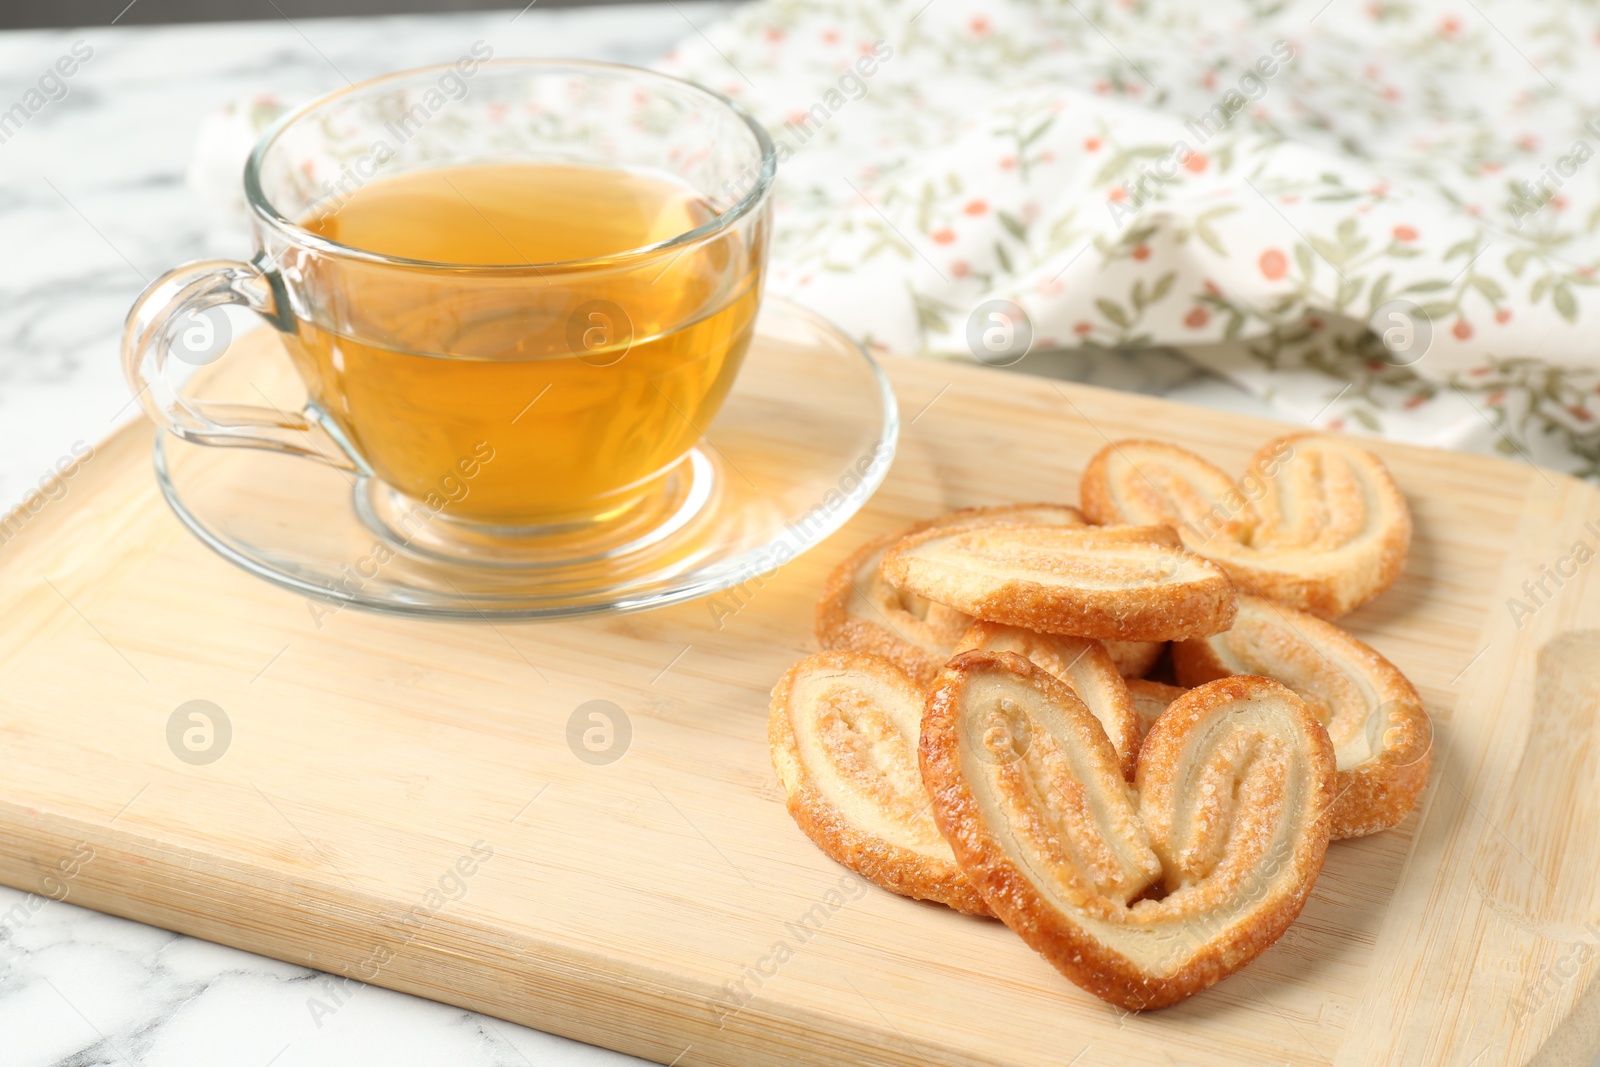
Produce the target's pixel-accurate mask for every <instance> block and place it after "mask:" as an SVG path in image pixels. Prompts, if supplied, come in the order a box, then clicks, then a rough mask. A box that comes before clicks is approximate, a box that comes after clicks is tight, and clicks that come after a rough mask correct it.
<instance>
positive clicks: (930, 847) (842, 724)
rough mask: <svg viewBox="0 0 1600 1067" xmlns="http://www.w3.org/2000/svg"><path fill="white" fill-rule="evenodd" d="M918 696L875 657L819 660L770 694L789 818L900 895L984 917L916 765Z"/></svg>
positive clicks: (840, 655)
mask: <svg viewBox="0 0 1600 1067" xmlns="http://www.w3.org/2000/svg"><path fill="white" fill-rule="evenodd" d="M921 720H922V689H921V687H919V686H918V685H917V684H916V683H915V682H913V681H912V680H911V679H910V678H909V677H907V676H906V673H905V672H904V671H902V670H901V669H900V668H899V667H896V666H895V665H894V664H893V663H890V662H889V661H888V660H886V659H884V658H883V657H881V656H874V655H872V654H870V653H865V652H851V651H833V652H822V653H818V654H817V655H814V656H810V657H808V658H806V659H803V660H801V661H800V662H799V663H796V664H795V665H794V666H792V667H790V668H789V670H788V671H787V672H786V673H785V674H784V676H783V677H782V678H781V679H779V681H778V684H777V687H776V688H774V689H773V691H772V708H771V714H770V716H769V717H768V720H767V740H768V743H769V744H770V746H771V748H772V765H773V767H774V768H775V769H776V770H777V772H778V778H779V779H780V780H781V781H782V782H783V790H784V793H785V794H786V795H787V796H788V808H789V814H790V815H791V816H792V817H793V818H794V821H795V822H796V823H798V824H799V826H800V829H801V830H803V831H805V834H806V836H807V837H809V838H811V840H812V841H814V842H815V843H816V845H817V847H818V848H820V849H822V851H823V852H824V853H826V854H827V855H828V856H829V857H831V858H832V859H834V860H837V861H838V862H839V863H842V864H844V865H845V866H846V867H849V868H850V869H851V870H853V871H855V872H856V873H857V874H859V875H861V876H862V877H863V878H866V879H867V880H868V881H871V882H873V883H875V884H877V885H880V886H882V887H883V888H885V889H888V890H890V891H891V892H895V893H899V894H900V895H901V896H907V897H916V898H919V899H922V900H936V901H938V902H939V903H941V904H948V905H949V906H950V907H952V908H955V909H956V910H958V911H965V912H969V913H972V914H976V915H987V914H989V910H988V907H987V906H986V905H985V904H984V902H983V898H982V897H980V896H979V895H978V893H977V891H976V890H975V889H973V888H972V885H971V884H970V883H969V882H968V881H967V880H966V878H965V877H964V876H963V875H962V873H961V870H960V868H959V867H957V866H956V862H955V857H954V856H953V855H951V853H950V846H949V845H947V844H945V841H944V838H943V837H941V836H940V834H939V828H938V827H937V826H935V825H934V822H933V815H932V812H931V811H930V809H929V806H928V795H927V792H926V790H924V789H923V787H922V778H921V774H920V771H919V770H918V767H917V738H918V734H919V732H920V730H921Z"/></svg>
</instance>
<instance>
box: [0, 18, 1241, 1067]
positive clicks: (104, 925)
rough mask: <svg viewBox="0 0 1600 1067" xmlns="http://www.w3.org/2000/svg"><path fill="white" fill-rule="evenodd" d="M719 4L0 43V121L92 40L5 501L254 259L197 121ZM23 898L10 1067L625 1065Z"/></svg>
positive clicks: (106, 423)
mask: <svg viewBox="0 0 1600 1067" xmlns="http://www.w3.org/2000/svg"><path fill="white" fill-rule="evenodd" d="M726 7H727V5H724V4H716V3H697V2H688V0H683V2H680V3H678V4H676V5H671V4H660V5H652V6H643V7H612V8H598V9H587V10H566V11H555V10H540V9H538V8H532V9H530V10H526V11H525V12H524V13H523V14H522V15H520V16H518V17H516V18H515V20H514V21H513V15H514V14H515V13H514V12H501V13H493V14H475V15H466V16H430V17H404V18H388V19H363V20H297V22H296V23H295V24H293V25H291V24H289V23H288V22H285V21H282V20H279V21H276V22H261V23H234V24H228V25H209V26H189V27H161V28H116V27H113V28H109V29H106V28H97V29H89V30H82V31H76V32H54V31H49V32H46V31H37V32H34V31H30V32H13V33H0V72H4V73H3V74H0V110H4V109H5V108H7V107H9V106H10V105H11V104H12V103H13V102H15V101H17V100H18V99H20V98H22V96H23V94H24V93H25V92H26V90H27V89H28V87H29V86H30V85H32V84H34V83H35V82H36V81H37V79H38V77H39V75H40V74H41V73H42V72H43V71H44V69H45V68H46V67H47V66H49V65H51V64H53V63H54V62H55V61H56V59H57V57H59V56H61V55H63V54H64V53H66V52H67V51H68V50H69V49H70V48H71V46H72V45H73V43H74V42H76V41H82V42H84V43H85V45H87V46H88V47H90V48H92V49H93V55H92V58H91V59H90V60H89V61H88V62H87V63H85V64H83V66H82V67H81V69H79V70H78V71H77V72H76V73H75V74H74V75H73V76H72V78H71V79H69V80H68V82H67V86H68V94H67V96H66V97H65V98H64V99H62V100H60V101H59V102H54V103H50V104H48V105H46V106H45V107H43V108H42V109H41V110H40V111H39V112H38V113H37V114H34V115H33V116H32V118H31V119H30V120H29V122H28V123H27V124H26V125H25V126H24V127H23V128H22V129H21V130H20V131H17V132H15V133H14V134H12V135H11V136H10V137H9V138H8V139H7V140H5V142H4V143H3V144H0V249H4V251H5V254H4V255H3V256H0V505H3V506H4V507H10V506H11V505H12V504H13V503H15V502H16V501H18V500H20V499H21V498H22V497H23V496H24V494H25V493H27V492H28V491H29V489H30V488H31V487H33V486H34V485H36V484H37V483H38V482H39V479H40V477H41V476H43V475H44V474H45V473H46V472H47V471H48V470H49V469H50V468H51V467H52V465H54V464H55V463H56V462H57V460H58V459H60V458H61V457H63V456H69V455H70V454H71V452H72V450H73V447H74V444H75V443H76V442H93V441H95V440H97V439H99V438H100V437H103V436H104V435H105V434H106V433H107V432H109V431H110V430H111V429H112V428H113V427H114V426H115V425H116V424H118V423H120V422H122V421H124V420H126V419H128V418H131V417H132V416H133V408H132V407H131V405H130V403H129V400H128V391H127V389H126V388H125V387H124V385H123V382H122V378H121V374H120V372H119V369H118V366H117V343H118V337H119V334H120V331H121V327H122V320H123V315H124V314H125V312H126V310H127V308H128V306H129V304H130V303H131V302H132V301H133V299H134V297H135V295H137V293H138V292H139V290H140V289H141V288H142V287H143V286H144V284H145V283H146V281H148V280H149V279H151V278H154V277H156V276H157V275H158V274H160V273H161V272H162V271H163V270H165V269H167V268H169V267H171V266H174V265H176V264H178V263H180V262H182V261H184V260H190V259H201V258H209V257H228V256H233V257H238V256H242V255H245V254H247V251H248V244H247V238H246V235H245V233H244V232H243V230H242V228H241V226H240V224H239V222H238V221H237V220H236V219H234V218H231V217H229V216H226V215H223V214H221V213H220V212H218V211H216V210H215V209H212V208H208V207H206V206H205V205H204V204H203V203H202V202H201V200H200V199H199V198H198V197H196V196H195V195H194V193H193V192H192V191H191V190H190V189H188V188H187V187H186V186H185V184H184V172H185V168H186V166H187V165H188V161H189V157H190V151H191V147H192V144H193V142H194V139H195V133H196V130H197V128H198V127H199V125H200V123H201V121H202V119H203V118H204V117H205V116H206V115H208V114H210V113H212V112H214V111H215V110H216V109H218V108H219V107H221V106H222V105H223V104H225V103H227V102H229V101H231V100H235V99H239V98H243V97H248V96H251V95H253V94H256V93H263V92H269V93H272V94H275V95H276V96H278V97H279V98H280V99H282V100H285V101H290V102H293V101H298V100H301V99H306V98H310V97H312V96H316V95H319V94H321V93H323V92H326V91H329V90H331V89H334V88H336V87H338V86H340V85H343V84H344V80H345V78H346V77H348V78H350V79H352V80H359V79H361V78H365V77H369V76H372V75H375V74H379V73H383V72H387V71H391V70H397V69H402V68H406V67H411V66H417V65H421V64H424V63H432V62H437V61H441V60H447V59H453V58H454V57H455V56H457V55H458V54H459V53H460V52H461V51H463V49H464V48H465V47H467V46H469V45H470V44H471V43H472V42H473V41H475V40H478V39H484V40H488V41H490V42H492V43H493V45H494V48H495V53H496V54H497V55H502V56H504V55H517V54H528V55H568V56H581V57H588V58H599V59H610V60H616V61H621V62H631V63H641V64H642V63H647V62H649V61H650V60H651V59H653V58H654V57H655V56H657V55H659V54H660V53H662V52H664V51H665V50H666V49H667V48H669V47H670V46H671V45H672V44H673V42H675V41H676V40H677V39H678V38H680V37H682V36H684V35H686V34H689V33H692V32H694V30H693V29H692V27H691V26H690V25H689V24H688V21H689V20H693V21H694V22H695V23H698V24H701V25H703V24H705V23H707V22H709V21H711V20H713V19H715V18H716V17H717V16H718V14H719V13H720V12H721V11H723V10H725V9H726ZM1030 361H1031V360H1030ZM1031 362H1032V361H1031ZM1041 362H1044V361H1038V362H1035V363H1034V366H1035V369H1040V370H1048V371H1049V372H1050V373H1052V374H1056V375H1060V376H1063V377H1073V378H1078V379H1082V380H1090V381H1096V382H1098V383H1100V384H1107V385H1112V386H1117V387H1122V388H1138V389H1141V390H1144V391H1151V392H1163V393H1167V394H1169V395H1175V396H1180V397H1182V398H1184V399H1188V400H1191V401H1194V402H1199V403H1206V404H1211V405H1215V406H1224V407H1232V408H1237V409H1240V410H1252V411H1254V410H1263V409H1261V408H1260V406H1259V405H1258V404H1256V403H1255V402H1254V401H1251V400H1250V399H1249V398H1247V397H1245V396H1244V395H1243V394H1242V393H1240V392H1239V391H1238V390H1237V389H1234V388H1233V387H1231V386H1228V385H1226V384H1224V383H1222V382H1221V381H1219V380H1218V379H1215V378H1211V377H1209V376H1206V375H1204V374H1202V373H1200V372H1198V371H1196V370H1195V369H1193V368H1192V367H1191V366H1190V365H1188V364H1187V363H1185V362H1183V361H1182V360H1181V359H1179V358H1178V357H1176V356H1173V355H1170V354H1166V353H1160V352H1151V353H1146V354H1141V355H1140V356H1138V357H1136V358H1119V359H1115V360H1113V359H1106V358H1099V357H1095V356H1091V355H1085V354H1062V355H1060V356H1058V357H1055V358H1054V361H1053V362H1052V363H1051V365H1050V366H1049V367H1048V368H1046V367H1043V366H1040V365H1039V363H1041ZM69 491H70V487H69ZM0 773H3V770H0ZM36 905H41V901H40V900H39V899H38V898H31V899H30V898H28V897H27V895H26V894H23V893H19V892H16V891H14V890H10V889H3V888H0V1067H44V1065H47V1064H73V1065H80V1064H82V1065H87V1064H127V1065H130V1067H132V1065H140V1067H143V1065H146V1064H148V1065H152V1067H178V1065H187V1064H195V1065H197V1067H199V1065H203V1067H216V1065H219V1064H227V1065H229V1067H267V1065H269V1064H271V1065H273V1067H305V1065H312V1064H327V1065H330V1067H332V1065H337V1067H346V1065H348V1064H361V1063H382V1064H386V1065H391V1067H404V1065H408V1064H417V1065H429V1067H432V1065H437V1064H450V1065H452V1067H474V1065H478V1064H483V1065H491V1064H493V1065H517V1064H538V1065H540V1067H543V1065H546V1064H552V1065H579V1064H613V1063H614V1064H621V1063H636V1062H639V1061H636V1060H632V1059H630V1058H629V1057H625V1056H619V1055H616V1054H614V1053H610V1052H605V1051H602V1050H599V1049H594V1048H591V1047H589V1046H585V1045H580V1044H576V1043H573V1042H570V1041H565V1040H562V1039H559V1038H555V1037H551V1036H549V1035H546V1034H541V1033H539V1032H537V1031H534V1030H528V1029H525V1028H522V1027H519V1026H513V1025H511V1024H509V1023H505V1022H501V1021H498V1020H494V1019H489V1018H485V1017H483V1016H479V1015H475V1014H473V1013H470V1012H466V1011H462V1010H460V1009H457V1008H451V1007H446V1006H443V1005H440V1004H435V1003H432V1002H429V1001H425V1000H420V999H417V998H414V997H409V996H404V995H402V994H398V993H392V992H389V991H387V990H384V989H379V988H376V987H363V988H362V989H361V990H360V991H359V992H358V993H357V994H356V995H355V996H354V997H353V998H352V999H351V1000H349V1002H348V1003H347V1004H346V1005H345V1006H344V1007H343V1008H342V1009H341V1010H340V1011H338V1012H337V1013H336V1014H335V1015H334V1016H332V1017H331V1018H324V1019H322V1020H321V1025H320V1026H319V1025H318V1023H317V1020H316V1019H315V1018H314V1017H313V1015H312V1013H311V1012H310V1011H309V1009H308V1001H310V1000H312V999H313V998H315V997H317V996H319V995H320V983H322V982H324V981H326V976H324V975H320V974H318V973H316V972H312V971H307V970H305V969H303V968H300V967H294V966H290V965H288V964H284V963H279V962H276V961H273V960H269V959H264V958H261V957H258V956H253V955H250V954H248V953H244V952H238V951H235V950H233V949H228V948H222V947H220V946H217V945H213V944H209V943H207V942H204V941H198V940H195V939H193V938H188V937H182V936H179V935H176V934H172V933H168V932H166V931H163V930H158V929H154V928H152V927H148V926H143V925H141V924H139V923H133V922H128V921H125V920H122V919H115V918H111V917H108V916H104V915H100V914H97V913H95V912H91V911H86V910H84V909H81V908H77V907H74V906H72V905H71V904H66V903H57V902H53V901H49V902H42V906H36Z"/></svg>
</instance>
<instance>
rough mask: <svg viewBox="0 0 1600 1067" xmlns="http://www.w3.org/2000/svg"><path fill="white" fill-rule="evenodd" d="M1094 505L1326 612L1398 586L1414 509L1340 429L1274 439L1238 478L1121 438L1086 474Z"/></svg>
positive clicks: (1284, 599)
mask: <svg viewBox="0 0 1600 1067" xmlns="http://www.w3.org/2000/svg"><path fill="white" fill-rule="evenodd" d="M1080 494H1081V497H1082V502H1083V508H1084V513H1085V514H1086V515H1088V517H1089V518H1090V520H1091V521H1094V522H1101V523H1111V522H1117V523H1127V522H1136V523H1156V522H1163V523H1168V524H1171V525H1172V526H1174V527H1176V528H1177V530H1178V531H1179V533H1180V535H1181V536H1182V537H1183V542H1184V544H1185V545H1186V546H1187V547H1188V548H1190V549H1191V550H1192V551H1195V552H1198V553H1199V554H1200V555H1202V556H1205V557H1206V558H1208V559H1212V560H1215V561H1216V562H1218V563H1220V564H1221V565H1222V566H1223V567H1224V568H1225V569H1226V570H1227V571H1228V573H1229V574H1230V575H1232V576H1233V579H1234V580H1235V581H1236V582H1238V583H1239V585H1240V586H1241V588H1242V589H1243V590H1244V591H1246V592H1252V593H1256V594H1258V595H1261V596H1265V597H1270V598H1271V599H1273V600H1277V601H1279V602H1281V603H1284V604H1288V605H1290V606H1292V607H1295V608H1299V609H1300V610H1303V611H1309V612H1311V613H1312V614H1314V615H1318V616H1321V617H1322V618H1325V619H1334V618H1338V617H1339V616H1341V615H1345V614H1348V613H1349V612H1350V611H1353V610H1354V609H1355V608H1356V607H1358V606H1360V605H1361V604H1364V603H1366V602H1367V601H1368V600H1371V599H1372V598H1373V597H1375V596H1377V595H1378V594H1379V593H1381V592H1382V591H1383V590H1385V589H1387V588H1388V587H1389V586H1390V585H1391V584H1393V582H1394V580H1395V579H1396V578H1397V577H1399V575H1400V571H1401V570H1402V569H1403V567H1404V566H1405V559H1406V553H1407V551H1408V550H1409V547H1410V544H1411V511H1410V509H1409V508H1408V507H1407V506H1406V501H1405V497H1404V496H1403V495H1402V494H1401V493H1400V489H1399V487H1398V486H1396V485H1395V482H1394V478H1393V477H1392V476H1391V475H1390V474H1389V470H1388V468H1387V467H1385V466H1384V464H1383V461H1382V460H1380V459H1379V458H1378V457H1377V456H1376V455H1374V454H1373V453H1371V452H1369V451H1368V450H1366V449H1364V448H1361V447H1360V446H1359V445H1356V444H1355V443H1354V442H1352V441H1350V440H1348V439H1345V438H1342V437H1335V436H1320V435H1314V434H1296V435H1291V436H1289V437H1283V438H1279V439H1278V440H1276V441H1271V442H1269V443H1268V444H1267V445H1265V446H1264V447H1263V448H1262V449H1261V450H1260V451H1259V452H1257V453H1256V455H1255V456H1254V458H1252V460H1251V461H1250V465H1249V468H1248V469H1247V471H1246V473H1245V475H1244V476H1243V477H1242V478H1240V479H1239V480H1237V481H1234V480H1232V479H1229V478H1228V477H1227V475H1225V474H1223V472H1222V471H1220V470H1218V469H1217V468H1216V467H1214V466H1212V465H1211V464H1210V463H1207V462H1206V461H1205V460H1204V459H1201V458H1200V457H1199V456H1196V455H1195V454H1193V453H1192V452H1189V451H1187V450H1185V449H1182V448H1179V447H1177V446H1176V445H1170V444H1164V443H1162V442H1158V441H1120V442H1118V443H1116V444H1113V445H1109V446H1107V447H1106V448H1105V449H1103V450H1102V451H1101V452H1100V453H1099V454H1098V455H1097V456H1095V457H1094V459H1093V460H1091V461H1090V463H1089V466H1088V468H1087V469H1086V470H1085V471H1084V476H1083V479H1082V483H1081V486H1080Z"/></svg>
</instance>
